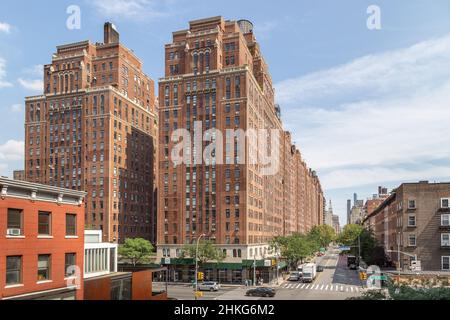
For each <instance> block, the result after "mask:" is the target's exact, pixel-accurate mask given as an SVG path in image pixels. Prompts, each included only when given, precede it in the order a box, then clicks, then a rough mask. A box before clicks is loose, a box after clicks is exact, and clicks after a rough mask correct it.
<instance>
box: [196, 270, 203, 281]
mask: <svg viewBox="0 0 450 320" xmlns="http://www.w3.org/2000/svg"><path fill="white" fill-rule="evenodd" d="M204 279H205V274H204V273H203V272H199V273H198V274H197V280H200V281H203V280H204Z"/></svg>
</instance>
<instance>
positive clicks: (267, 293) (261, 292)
mask: <svg viewBox="0 0 450 320" xmlns="http://www.w3.org/2000/svg"><path fill="white" fill-rule="evenodd" d="M275 294H276V291H275V289H272V288H256V289H250V290H248V291H247V292H246V293H245V295H246V296H247V297H270V298H273V297H275Z"/></svg>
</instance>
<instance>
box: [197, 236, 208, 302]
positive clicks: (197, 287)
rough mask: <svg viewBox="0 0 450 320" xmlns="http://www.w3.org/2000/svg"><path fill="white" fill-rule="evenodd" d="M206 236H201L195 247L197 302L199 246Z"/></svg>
mask: <svg viewBox="0 0 450 320" xmlns="http://www.w3.org/2000/svg"><path fill="white" fill-rule="evenodd" d="M204 236H206V234H202V235H200V237H198V239H197V246H196V247H195V300H197V299H198V298H197V292H198V245H199V244H200V239H201V238H202V237H204Z"/></svg>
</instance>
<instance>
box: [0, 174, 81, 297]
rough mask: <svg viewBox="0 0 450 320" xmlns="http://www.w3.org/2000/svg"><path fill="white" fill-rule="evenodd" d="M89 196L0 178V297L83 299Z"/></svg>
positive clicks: (78, 192)
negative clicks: (86, 210)
mask: <svg viewBox="0 0 450 320" xmlns="http://www.w3.org/2000/svg"><path fill="white" fill-rule="evenodd" d="M84 197H85V193H84V192H80V191H74V190H70V189H60V188H56V187H50V186H46V185H40V184H35V183H29V182H23V181H16V180H9V179H6V178H0V248H1V250H0V300H3V299H4V300H8V299H9V300H23V299H26V300H34V299H38V300H42V299H46V300H50V299H51V300H57V299H59V300H63V299H64V300H72V299H77V300H82V299H83V281H82V278H83V263H84V262H83V261H84V203H83V201H84ZM76 270H79V272H76ZM77 285H79V287H77Z"/></svg>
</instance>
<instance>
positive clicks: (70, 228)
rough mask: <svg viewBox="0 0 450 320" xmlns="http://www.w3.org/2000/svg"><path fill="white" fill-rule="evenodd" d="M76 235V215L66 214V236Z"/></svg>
mask: <svg viewBox="0 0 450 320" xmlns="http://www.w3.org/2000/svg"><path fill="white" fill-rule="evenodd" d="M76 235H77V215H76V214H69V213H68V214H66V236H76Z"/></svg>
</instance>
